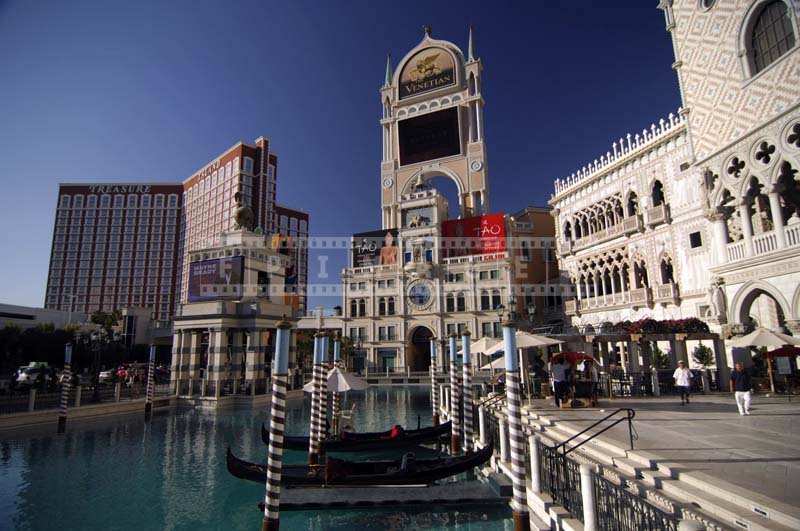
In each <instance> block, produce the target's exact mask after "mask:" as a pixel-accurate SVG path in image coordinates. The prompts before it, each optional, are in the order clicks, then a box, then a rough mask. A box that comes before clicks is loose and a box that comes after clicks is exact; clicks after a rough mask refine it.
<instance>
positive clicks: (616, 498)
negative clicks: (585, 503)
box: [593, 474, 678, 531]
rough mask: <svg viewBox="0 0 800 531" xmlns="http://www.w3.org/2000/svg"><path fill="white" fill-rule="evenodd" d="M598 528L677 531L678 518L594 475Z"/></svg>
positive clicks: (621, 530) (615, 530) (624, 530)
mask: <svg viewBox="0 0 800 531" xmlns="http://www.w3.org/2000/svg"><path fill="white" fill-rule="evenodd" d="M593 486H594V494H595V515H596V516H597V528H598V529H603V530H604V531H643V530H644V531H677V529H678V517H677V516H676V515H674V514H669V513H666V512H664V511H662V510H661V509H659V508H658V507H656V506H654V505H652V504H650V503H648V502H647V501H646V500H644V499H642V498H640V497H639V496H636V495H635V494H632V493H631V492H629V491H627V490H626V489H625V488H623V487H622V486H620V485H616V484H615V483H612V482H611V481H609V480H608V479H606V478H604V477H601V476H599V475H597V474H594V481H593Z"/></svg>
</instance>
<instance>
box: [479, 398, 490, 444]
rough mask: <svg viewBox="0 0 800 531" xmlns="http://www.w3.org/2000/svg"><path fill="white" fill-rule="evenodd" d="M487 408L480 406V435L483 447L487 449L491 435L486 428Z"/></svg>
mask: <svg viewBox="0 0 800 531" xmlns="http://www.w3.org/2000/svg"><path fill="white" fill-rule="evenodd" d="M486 415H487V413H486V408H485V407H483V406H478V433H479V434H480V440H481V447H482V448H485V447H486V445H487V444H488V442H489V434H488V432H487V426H486Z"/></svg>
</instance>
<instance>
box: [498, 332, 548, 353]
mask: <svg viewBox="0 0 800 531" xmlns="http://www.w3.org/2000/svg"><path fill="white" fill-rule="evenodd" d="M515 335H516V338H517V348H518V349H520V348H531V347H549V346H552V345H560V344H561V343H563V341H561V340H559V339H551V338H549V337H546V336H538V335H536V334H531V333H528V332H523V331H521V330H517V333H516V334H515ZM504 345H505V344H504V343H503V342H502V341H498V342H497V344H496V345H495V346H493V347H491V348H489V349H488V350H487V351H486V352H484V354H486V355H487V356H491V355H492V354H497V353H498V352H503V348H504Z"/></svg>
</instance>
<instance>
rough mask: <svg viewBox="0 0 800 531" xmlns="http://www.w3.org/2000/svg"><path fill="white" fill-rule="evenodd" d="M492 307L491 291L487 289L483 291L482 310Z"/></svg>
mask: <svg viewBox="0 0 800 531" xmlns="http://www.w3.org/2000/svg"><path fill="white" fill-rule="evenodd" d="M491 309H492V299H491V297H490V296H489V292H488V291H486V290H483V291H481V310H491Z"/></svg>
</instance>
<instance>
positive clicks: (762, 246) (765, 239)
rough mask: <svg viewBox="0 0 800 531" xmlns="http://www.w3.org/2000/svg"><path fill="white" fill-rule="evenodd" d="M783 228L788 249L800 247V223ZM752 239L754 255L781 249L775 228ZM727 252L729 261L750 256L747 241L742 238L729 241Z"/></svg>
mask: <svg viewBox="0 0 800 531" xmlns="http://www.w3.org/2000/svg"><path fill="white" fill-rule="evenodd" d="M783 230H784V235H785V239H786V249H790V248H793V247H800V224H792V225H789V226H786V227H784V229H783ZM752 241H753V256H761V255H764V254H768V253H772V252H775V251H780V250H781V249H780V247H779V246H778V234H777V232H776V231H774V230H771V231H769V232H764V233H762V234H758V235H756V236H753V240H752ZM726 253H727V256H728V262H735V261H737V260H743V259H745V258H748V255H747V242H745V240H743V239H742V240H739V241H738V242H733V243H729V244H728V246H727V248H726Z"/></svg>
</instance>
